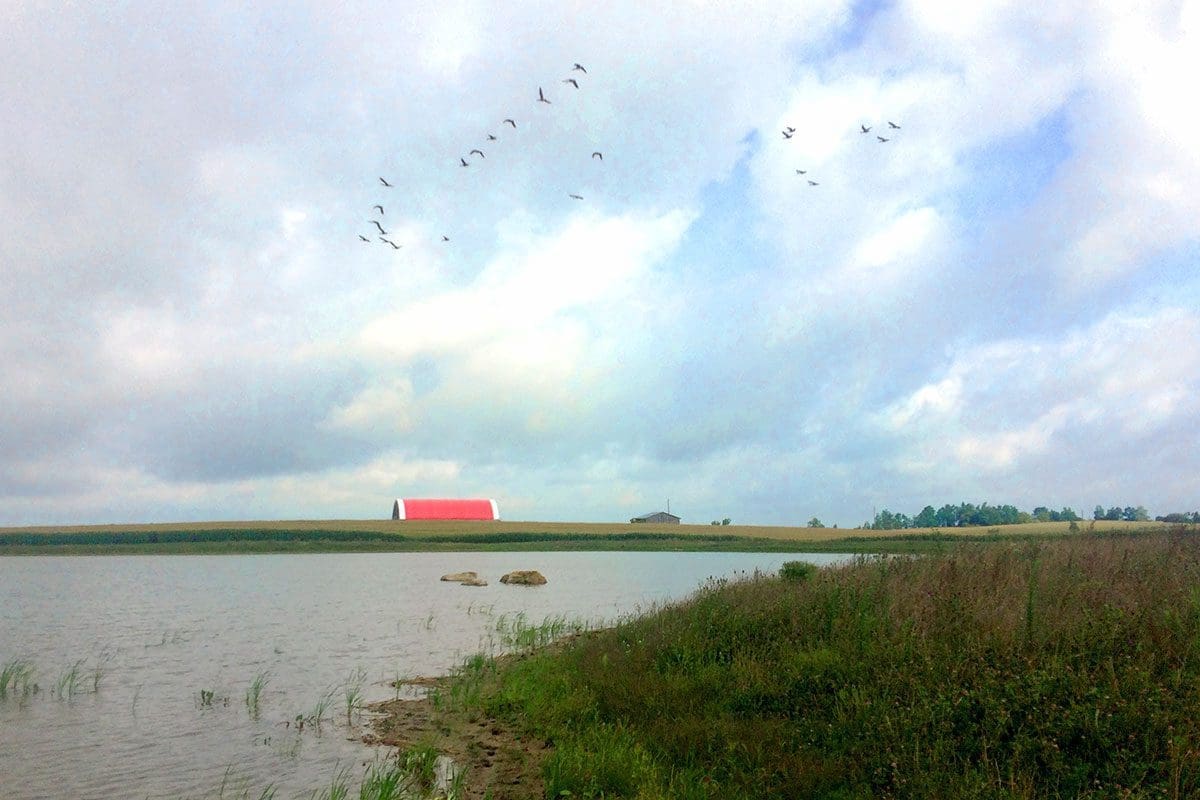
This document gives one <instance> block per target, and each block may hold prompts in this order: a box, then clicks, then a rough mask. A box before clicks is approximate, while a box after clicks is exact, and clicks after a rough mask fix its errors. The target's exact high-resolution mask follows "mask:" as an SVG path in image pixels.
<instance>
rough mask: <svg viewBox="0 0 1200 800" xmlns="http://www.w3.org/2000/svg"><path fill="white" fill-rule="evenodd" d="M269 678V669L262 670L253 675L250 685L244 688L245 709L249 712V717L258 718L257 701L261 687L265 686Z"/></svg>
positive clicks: (261, 690) (260, 695)
mask: <svg viewBox="0 0 1200 800" xmlns="http://www.w3.org/2000/svg"><path fill="white" fill-rule="evenodd" d="M270 678H271V673H270V672H269V671H263V672H260V673H258V674H257V675H255V676H254V679H253V680H251V681H250V686H249V687H247V688H246V698H245V700H246V710H247V711H248V712H249V713H250V718H251V719H258V716H259V702H260V701H261V699H262V693H263V689H265V688H267V682H268V681H269V680H270Z"/></svg>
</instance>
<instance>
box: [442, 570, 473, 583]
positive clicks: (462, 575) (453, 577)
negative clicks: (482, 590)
mask: <svg viewBox="0 0 1200 800" xmlns="http://www.w3.org/2000/svg"><path fill="white" fill-rule="evenodd" d="M442 580H444V581H454V582H455V583H466V582H467V581H477V580H479V573H478V572H451V573H450V574H449V575H443V576H442Z"/></svg>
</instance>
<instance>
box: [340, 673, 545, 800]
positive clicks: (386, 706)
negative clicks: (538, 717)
mask: <svg viewBox="0 0 1200 800" xmlns="http://www.w3.org/2000/svg"><path fill="white" fill-rule="evenodd" d="M445 680H446V679H443V678H417V679H414V680H412V681H408V682H406V683H408V684H409V685H413V686H422V687H426V688H435V687H438V686H441V685H444V682H445ZM371 710H372V711H374V712H376V713H377V714H378V715H379V716H378V717H377V718H376V719H375V720H374V721H373V722H372V723H371V728H372V731H371V733H369V734H368V735H367V736H365V737H364V742H366V743H368V744H377V745H387V746H390V747H395V748H397V749H398V750H400V751H405V750H408V749H410V748H412V747H414V746H418V745H420V746H426V745H428V746H432V747H433V748H435V749H436V750H437V752H438V753H439V754H441V755H444V756H448V757H449V758H451V759H452V760H453V761H454V763H455V765H456V766H457V767H465V768H466V774H465V776H464V780H463V784H462V786H463V790H464V791H463V793H462V794H461V795H459V796H460V797H463V798H479V799H480V800H482V798H484V797H485V796H486V797H489V798H492V800H527V799H528V798H536V797H542V796H543V795H544V794H545V786H544V784H543V781H542V762H543V760H544V759H545V758H546V756H547V755H548V754H549V752H550V743H549V742H546V741H542V740H535V739H531V738H530V737H528V736H523V735H521V734H520V733H519V732H518V731H517V730H516V729H515V728H514V727H513V726H512V725H509V724H507V723H504V722H502V721H500V720H497V719H494V718H491V717H487V716H485V715H482V714H479V713H477V712H469V713H463V712H450V711H445V710H441V709H437V708H435V707H434V703H433V701H432V700H430V699H429V698H427V697H426V698H421V699H413V700H405V699H401V700H387V701H384V702H381V703H376V704H374V705H372V706H371Z"/></svg>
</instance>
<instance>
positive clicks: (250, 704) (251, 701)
mask: <svg viewBox="0 0 1200 800" xmlns="http://www.w3.org/2000/svg"><path fill="white" fill-rule="evenodd" d="M270 678H271V673H270V672H269V671H263V672H260V673H258V674H257V675H255V676H254V679H253V680H251V681H250V686H249V687H247V688H246V698H245V699H246V710H247V711H248V712H249V713H250V718H251V719H258V715H259V702H260V701H261V700H262V693H263V689H265V688H267V681H268V680H270ZM201 694H203V692H201ZM209 694H210V695H211V692H210V693H209ZM210 704H211V699H210Z"/></svg>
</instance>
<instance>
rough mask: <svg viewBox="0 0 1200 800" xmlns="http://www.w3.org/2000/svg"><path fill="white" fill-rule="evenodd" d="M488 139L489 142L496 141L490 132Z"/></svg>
mask: <svg viewBox="0 0 1200 800" xmlns="http://www.w3.org/2000/svg"><path fill="white" fill-rule="evenodd" d="M488 141H489V142H494V141H496V137H495V136H493V135H492V134H490V133H489V134H488Z"/></svg>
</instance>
